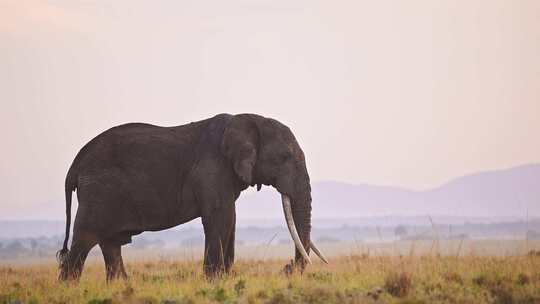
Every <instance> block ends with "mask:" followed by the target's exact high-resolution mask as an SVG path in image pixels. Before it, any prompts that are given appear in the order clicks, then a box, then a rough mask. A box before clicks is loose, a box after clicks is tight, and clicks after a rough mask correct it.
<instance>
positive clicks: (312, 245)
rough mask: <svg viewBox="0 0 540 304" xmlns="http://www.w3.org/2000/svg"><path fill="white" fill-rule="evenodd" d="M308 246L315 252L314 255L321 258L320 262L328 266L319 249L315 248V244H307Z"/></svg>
mask: <svg viewBox="0 0 540 304" xmlns="http://www.w3.org/2000/svg"><path fill="white" fill-rule="evenodd" d="M309 246H310V247H311V249H313V252H315V254H316V255H317V256H318V257H319V258H321V260H322V261H323V262H325V263H326V264H328V260H327V259H326V257H325V256H324V254H323V253H322V252H321V251H320V250H319V248H317V246H315V244H314V243H313V242H311V241H310V242H309Z"/></svg>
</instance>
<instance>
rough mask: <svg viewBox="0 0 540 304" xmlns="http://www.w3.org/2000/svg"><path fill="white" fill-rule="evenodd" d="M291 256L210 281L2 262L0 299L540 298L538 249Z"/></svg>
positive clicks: (156, 265)
mask: <svg viewBox="0 0 540 304" xmlns="http://www.w3.org/2000/svg"><path fill="white" fill-rule="evenodd" d="M285 263H286V260H284V259H267V260H265V261H257V260H254V259H240V260H239V261H237V262H236V264H235V266H234V271H233V273H232V274H231V275H228V276H226V277H223V278H221V279H218V280H216V281H213V282H209V281H207V280H205V278H204V276H203V274H202V269H201V262H200V261H187V260H176V261H175V260H173V259H161V260H160V261H146V262H144V261H136V260H133V261H128V263H127V265H126V267H127V269H128V273H129V275H130V279H129V280H128V281H127V282H123V281H117V282H113V283H111V284H107V283H106V282H105V273H104V269H103V268H104V267H103V265H102V263H98V261H96V260H95V259H93V260H91V261H89V263H88V264H87V266H86V268H85V272H84V274H83V277H82V279H81V281H80V283H78V284H73V283H70V284H63V283H59V282H57V281H56V276H57V269H56V265H55V264H54V263H52V262H50V263H37V264H33V265H21V264H19V265H3V266H0V303H540V252H535V251H533V252H532V253H531V254H527V255H520V256H510V257H493V256H492V257H490V256H469V255H465V256H460V257H456V256H439V255H437V254H434V255H404V256H370V255H367V254H359V255H348V256H341V257H337V256H336V257H333V258H332V259H331V264H330V265H324V264H320V263H319V262H315V263H314V264H313V265H311V266H309V268H308V269H307V270H306V272H305V273H304V274H303V275H300V274H293V275H291V276H286V275H284V274H283V273H282V272H281V270H282V267H283V266H284V264H285Z"/></svg>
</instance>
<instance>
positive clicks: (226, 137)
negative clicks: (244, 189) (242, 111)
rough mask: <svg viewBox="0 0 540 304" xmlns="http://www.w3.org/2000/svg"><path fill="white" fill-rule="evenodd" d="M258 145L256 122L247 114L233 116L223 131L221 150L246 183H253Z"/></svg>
mask: <svg viewBox="0 0 540 304" xmlns="http://www.w3.org/2000/svg"><path fill="white" fill-rule="evenodd" d="M258 146H259V131H258V129H257V125H256V123H255V122H254V121H253V120H252V119H250V117H249V116H247V115H236V116H234V117H233V118H232V120H231V122H230V123H229V125H228V126H227V128H226V129H225V132H224V133H223V140H222V142H221V151H222V153H223V154H224V155H225V157H227V158H228V159H229V160H230V161H231V162H232V165H233V168H234V171H235V172H236V174H237V175H238V177H239V178H240V179H241V180H242V181H244V182H245V183H246V184H248V185H252V184H253V169H254V168H255V163H256V162H257V149H258Z"/></svg>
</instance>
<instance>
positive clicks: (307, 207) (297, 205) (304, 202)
mask: <svg viewBox="0 0 540 304" xmlns="http://www.w3.org/2000/svg"><path fill="white" fill-rule="evenodd" d="M292 213H293V218H294V223H295V224H296V229H297V230H298V233H299V235H300V239H301V241H302V245H303V246H304V248H305V249H306V251H307V253H308V254H309V251H310V248H311V246H310V245H311V194H310V192H307V193H305V194H304V195H301V196H298V197H296V198H295V201H294V204H293V206H292ZM302 258H304V262H307V263H310V260H309V259H306V258H305V257H304V256H303V254H302V252H301V250H300V249H298V247H297V248H296V256H295V260H296V262H301V261H302Z"/></svg>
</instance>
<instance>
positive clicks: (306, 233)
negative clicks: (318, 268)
mask: <svg viewBox="0 0 540 304" xmlns="http://www.w3.org/2000/svg"><path fill="white" fill-rule="evenodd" d="M222 152H223V153H224V154H225V155H226V157H227V158H228V159H230V160H231V163H232V167H233V170H234V171H235V173H236V175H237V176H238V178H239V179H240V180H241V182H242V183H244V184H245V185H250V186H255V185H257V189H258V190H259V189H260V187H261V185H262V184H264V185H270V186H273V187H274V188H276V190H277V191H278V192H279V193H281V197H282V204H283V210H284V213H285V219H286V220H287V225H288V227H289V231H290V233H291V236H292V238H293V241H294V242H295V246H296V258H295V260H296V262H297V263H300V264H301V265H302V266H304V265H305V263H306V262H310V259H309V256H308V254H309V251H310V249H313V251H314V252H315V253H316V254H317V255H318V256H319V257H321V259H323V261H325V262H327V261H326V259H325V258H324V256H323V255H322V253H321V252H320V251H319V250H318V249H317V248H316V247H315V245H314V244H313V242H311V240H310V234H311V185H310V181H309V175H308V172H307V168H306V162H305V158H304V152H303V151H302V149H301V148H300V145H299V144H298V142H297V141H296V138H295V137H294V135H293V133H292V132H291V130H290V129H289V128H288V127H287V126H285V125H283V124H282V123H280V122H278V121H277V120H274V119H270V118H265V117H262V116H258V115H253V114H240V115H236V116H234V117H233V118H232V120H231V122H230V123H229V125H228V126H227V128H226V130H225V133H224V135H223V142H222Z"/></svg>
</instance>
